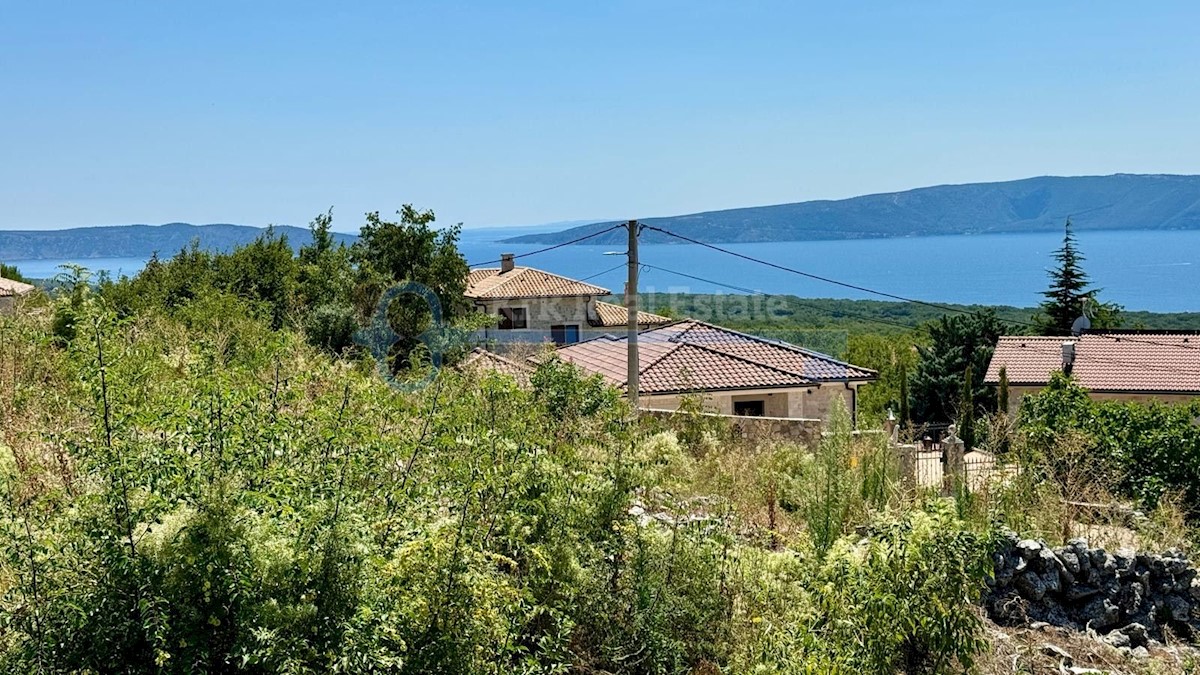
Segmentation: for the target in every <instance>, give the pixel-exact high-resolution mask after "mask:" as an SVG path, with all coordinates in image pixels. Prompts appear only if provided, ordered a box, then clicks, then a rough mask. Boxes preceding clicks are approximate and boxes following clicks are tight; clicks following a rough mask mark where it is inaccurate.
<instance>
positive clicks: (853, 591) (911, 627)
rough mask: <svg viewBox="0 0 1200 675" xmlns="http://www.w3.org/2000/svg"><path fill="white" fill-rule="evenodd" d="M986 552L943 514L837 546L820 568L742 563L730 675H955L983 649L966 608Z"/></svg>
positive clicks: (771, 561) (786, 559) (782, 559)
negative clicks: (741, 601)
mask: <svg viewBox="0 0 1200 675" xmlns="http://www.w3.org/2000/svg"><path fill="white" fill-rule="evenodd" d="M988 551H989V542H988V540H987V539H986V538H984V537H980V536H978V535H975V534H972V533H970V532H968V531H966V530H964V529H963V526H962V524H961V523H960V522H958V521H957V520H956V519H955V518H954V516H953V512H952V509H951V508H950V507H948V505H946V504H931V505H930V508H929V510H927V511H918V512H914V513H911V514H909V515H907V516H905V517H903V518H898V519H884V520H882V521H881V522H879V523H878V524H877V526H876V527H875V528H873V532H872V533H871V535H870V536H869V537H867V538H865V539H860V538H858V537H854V538H846V539H842V540H839V541H838V542H837V544H836V546H834V547H833V548H832V549H831V550H830V552H829V553H828V555H827V556H826V557H825V558H824V560H823V561H821V562H820V563H818V564H813V563H812V562H811V561H809V560H805V559H804V558H802V557H800V556H797V555H795V554H792V553H786V554H750V555H752V556H753V561H747V566H752V567H753V569H755V570H756V572H757V573H756V574H755V575H753V576H750V577H748V578H747V579H746V583H747V584H748V586H749V592H748V594H747V602H746V603H745V605H744V606H743V608H742V609H741V611H740V613H739V616H738V618H739V619H740V621H739V628H740V631H742V632H744V633H745V635H744V636H742V637H741V639H739V640H738V644H739V649H738V651H737V652H736V653H735V656H734V659H733V672H759V673H780V674H782V673H897V672H906V673H959V672H968V671H970V670H971V668H972V665H973V664H974V661H975V657H976V656H977V655H978V654H980V653H981V652H982V651H983V650H984V649H986V642H985V641H984V639H983V631H982V619H981V617H980V613H979V612H978V610H976V609H975V608H973V607H972V606H971V602H972V601H973V600H974V599H977V598H978V597H979V595H980V594H981V592H982V591H983V584H982V582H981V579H982V578H984V576H985V575H986V574H988V573H990V560H989V558H988Z"/></svg>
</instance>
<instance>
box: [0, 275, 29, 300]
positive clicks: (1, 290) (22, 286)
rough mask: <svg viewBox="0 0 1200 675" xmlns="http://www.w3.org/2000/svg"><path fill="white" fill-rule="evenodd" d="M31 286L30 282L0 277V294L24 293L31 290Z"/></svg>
mask: <svg viewBox="0 0 1200 675" xmlns="http://www.w3.org/2000/svg"><path fill="white" fill-rule="evenodd" d="M33 288H34V287H33V286H32V285H30V284H26V283H23V282H20V281H16V280H14V279H5V278H4V277H0V296H9V295H24V294H25V293H28V292H30V291H32V290H33Z"/></svg>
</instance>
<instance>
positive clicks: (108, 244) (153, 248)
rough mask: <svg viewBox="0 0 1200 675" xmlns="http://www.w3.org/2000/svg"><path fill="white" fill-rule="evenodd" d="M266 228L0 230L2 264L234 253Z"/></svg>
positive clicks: (283, 232)
mask: <svg viewBox="0 0 1200 675" xmlns="http://www.w3.org/2000/svg"><path fill="white" fill-rule="evenodd" d="M273 229H274V232H275V234H276V235H278V236H280V237H286V238H287V239H288V241H289V242H290V243H291V244H292V246H293V247H297V248H298V247H300V246H303V245H304V244H307V243H309V242H310V241H311V238H310V236H309V232H308V229H307V228H301V227H292V226H290V225H279V226H276V227H274V228H273ZM262 233H263V228H259V227H250V226H247V225H225V224H220V225H190V224H188V223H168V224H166V225H114V226H107V227H79V228H72V229H65V230H0V260H39V259H65V260H86V259H88V258H148V257H150V256H151V255H153V254H154V253H158V254H159V255H160V256H171V255H174V254H175V253H176V252H178V251H179V250H180V249H183V248H185V247H187V246H189V245H191V243H192V242H193V241H196V242H198V243H199V245H200V247H201V248H203V249H207V250H213V251H231V250H233V249H234V248H235V247H237V246H244V245H245V244H249V243H250V242H252V241H254V240H255V239H257V238H258V237H259V236H260V235H262ZM333 237H334V239H335V240H336V241H338V242H343V243H350V242H352V241H354V237H353V236H352V235H347V234H340V233H334V234H333Z"/></svg>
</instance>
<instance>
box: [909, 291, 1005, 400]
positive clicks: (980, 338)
mask: <svg viewBox="0 0 1200 675" xmlns="http://www.w3.org/2000/svg"><path fill="white" fill-rule="evenodd" d="M927 330H928V332H929V344H928V345H920V346H918V347H917V352H918V354H919V360H918V362H917V368H916V372H914V373H913V376H912V378H911V381H910V382H909V385H910V387H911V394H910V398H911V400H912V415H913V420H914V421H916V422H919V423H926V422H950V421H952V420H954V419H955V418H957V417H958V416H959V415H960V414H961V413H962V412H963V401H964V400H965V399H969V400H970V403H971V408H972V410H973V411H976V412H978V411H987V410H993V409H994V408H995V405H996V392H995V391H994V390H993V389H992V388H991V387H989V386H987V385H984V384H982V382H983V377H984V374H985V373H986V372H987V364H988V361H989V360H991V358H992V351H993V350H994V349H995V348H996V341H997V340H999V339H1000V336H1001V335H1003V334H1004V333H1005V326H1004V324H1003V323H1002V322H1001V321H1000V320H999V319H997V318H996V314H995V312H993V311H992V310H982V311H978V312H974V313H972V314H967V315H954V316H943V317H942V318H941V319H938V320H937V321H934V322H933V323H930V324H929V325H928V326H927ZM968 369H970V371H971V384H970V387H969V396H963V395H962V392H963V389H964V384H963V381H962V378H963V375H964V373H966V371H967V370H968Z"/></svg>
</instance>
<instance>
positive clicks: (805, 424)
mask: <svg viewBox="0 0 1200 675" xmlns="http://www.w3.org/2000/svg"><path fill="white" fill-rule="evenodd" d="M640 412H641V414H642V415H644V416H647V417H652V418H656V419H659V420H662V421H664V422H666V423H667V424H674V423H678V422H679V421H680V419H681V418H682V416H683V414H682V413H680V412H679V411H678V410H675V409H673V408H671V409H660V408H641V409H640ZM702 414H703V415H704V416H706V417H712V418H719V419H721V420H724V421H726V422H728V423H729V425H731V426H732V427H733V430H734V431H735V433H737V434H738V435H740V436H742V437H743V438H747V439H751V440H759V441H768V440H771V441H778V440H784V441H792V442H794V443H799V444H801V445H809V446H811V445H814V444H815V443H816V442H817V441H819V440H820V439H821V432H822V428H823V426H824V424H823V423H822V421H821V420H817V419H797V418H788V417H744V416H739V415H723V414H719V413H702Z"/></svg>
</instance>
